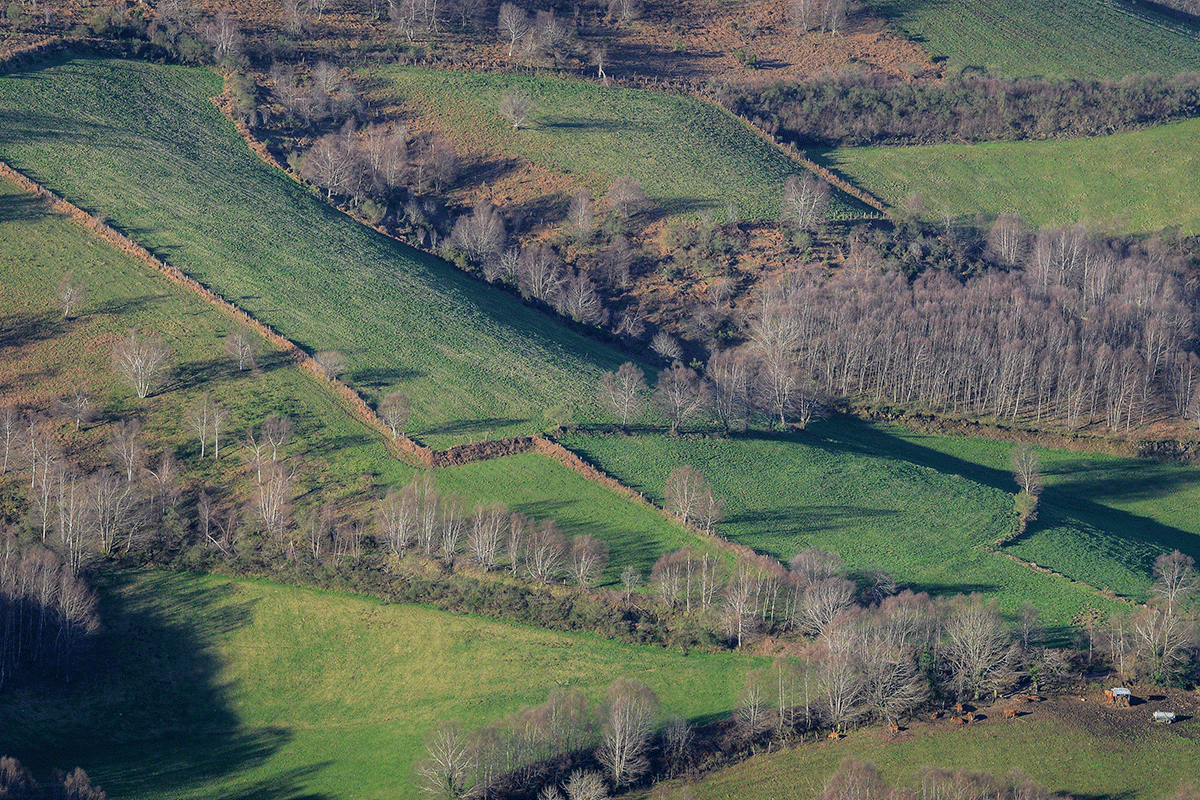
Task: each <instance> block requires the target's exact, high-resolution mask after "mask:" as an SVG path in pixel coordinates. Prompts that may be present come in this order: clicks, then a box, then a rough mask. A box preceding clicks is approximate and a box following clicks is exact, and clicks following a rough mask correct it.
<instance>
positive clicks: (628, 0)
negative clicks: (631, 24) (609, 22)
mask: <svg viewBox="0 0 1200 800" xmlns="http://www.w3.org/2000/svg"><path fill="white" fill-rule="evenodd" d="M641 11H642V9H641V4H640V3H638V1H637V0H608V15H609V16H610V17H612V18H613V19H616V20H620V21H621V22H628V21H629V20H631V19H637V18H638V15H639V14H641Z"/></svg>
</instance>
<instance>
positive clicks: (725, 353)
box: [705, 348, 751, 431]
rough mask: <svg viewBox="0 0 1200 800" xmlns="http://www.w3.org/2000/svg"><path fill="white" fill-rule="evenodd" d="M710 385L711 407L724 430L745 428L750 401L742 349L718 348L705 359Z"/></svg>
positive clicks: (746, 359) (745, 356)
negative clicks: (711, 394) (706, 360)
mask: <svg viewBox="0 0 1200 800" xmlns="http://www.w3.org/2000/svg"><path fill="white" fill-rule="evenodd" d="M705 375H706V376H707V377H708V379H709V382H710V384H711V385H712V393H713V408H714V409H715V410H716V412H717V418H718V419H720V420H721V424H722V425H723V426H724V428H725V430H726V431H729V430H732V429H733V428H734V427H740V428H743V429H744V428H745V427H746V409H747V407H748V406H749V403H750V375H751V365H750V359H749V356H748V354H747V353H746V351H745V350H743V349H740V348H739V349H729V350H719V351H717V352H716V353H713V355H712V356H711V357H710V358H709V359H708V368H707V369H706V370H705Z"/></svg>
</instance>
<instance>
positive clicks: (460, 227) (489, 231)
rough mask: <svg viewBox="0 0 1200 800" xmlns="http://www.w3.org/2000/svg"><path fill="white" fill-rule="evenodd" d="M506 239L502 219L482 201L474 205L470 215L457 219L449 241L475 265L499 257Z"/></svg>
mask: <svg viewBox="0 0 1200 800" xmlns="http://www.w3.org/2000/svg"><path fill="white" fill-rule="evenodd" d="M507 238H508V235H507V233H506V232H505V230H504V218H503V217H501V216H500V212H499V211H497V210H496V207H495V206H493V205H492V204H491V203H489V202H488V201H487V200H483V199H481V200H479V201H478V202H476V203H475V207H474V209H472V211H471V213H470V214H464V215H463V216H461V217H459V218H458V220H457V221H456V222H455V223H454V230H453V231H451V233H450V241H451V242H452V243H453V244H454V245H455V246H456V247H458V248H460V249H461V250H462V251H463V252H464V253H466V254H467V256H468V257H469V258H470V259H471V260H472V261H475V262H477V263H478V262H483V261H486V260H488V259H491V258H496V257H497V256H499V255H500V252H501V251H503V250H504V245H505V242H506V240H507Z"/></svg>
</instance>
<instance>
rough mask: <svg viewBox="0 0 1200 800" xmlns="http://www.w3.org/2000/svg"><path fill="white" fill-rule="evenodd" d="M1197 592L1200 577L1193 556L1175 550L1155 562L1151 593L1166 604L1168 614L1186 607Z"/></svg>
mask: <svg viewBox="0 0 1200 800" xmlns="http://www.w3.org/2000/svg"><path fill="white" fill-rule="evenodd" d="M1197 591H1200V575H1198V574H1197V573H1196V562H1195V560H1194V559H1193V558H1192V557H1191V556H1188V555H1184V554H1183V553H1181V552H1179V551H1178V550H1175V551H1173V552H1171V553H1163V554H1162V555H1160V556H1159V557H1158V558H1156V559H1155V560H1154V583H1153V585H1152V586H1151V587H1150V592H1151V594H1153V595H1156V596H1157V597H1158V598H1160V600H1161V602H1162V603H1164V604H1165V606H1166V611H1167V613H1168V614H1173V613H1175V612H1176V611H1177V610H1178V609H1179V608H1180V607H1186V606H1187V602H1188V600H1189V599H1190V598H1191V597H1192V595H1194V594H1196V592H1197Z"/></svg>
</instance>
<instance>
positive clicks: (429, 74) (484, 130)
mask: <svg viewBox="0 0 1200 800" xmlns="http://www.w3.org/2000/svg"><path fill="white" fill-rule="evenodd" d="M372 76H373V77H378V78H379V79H380V82H381V83H382V84H383V88H380V89H379V90H377V96H378V97H379V98H380V99H381V101H389V100H394V99H399V100H400V102H402V103H403V105H404V106H405V107H407V108H408V109H410V110H412V111H414V112H415V113H419V114H420V115H422V116H424V117H427V118H429V119H430V120H432V121H433V123H434V124H435V125H437V126H438V127H440V128H442V129H444V130H446V131H447V132H448V133H449V135H450V136H451V137H452V138H453V139H454V140H455V141H456V143H457V144H458V145H459V146H461V147H472V148H474V147H483V148H486V149H488V150H491V151H494V152H500V153H512V154H514V155H517V156H520V157H521V158H524V159H527V160H529V161H531V162H533V163H534V164H537V165H538V166H540V167H542V168H544V169H546V170H547V171H549V172H550V173H553V174H555V175H559V176H566V177H567V178H568V179H569V180H570V181H572V182H575V183H576V184H577V185H578V186H580V187H582V188H586V189H588V190H589V191H591V192H592V194H593V196H594V197H597V198H598V197H600V196H602V195H603V193H604V192H605V191H607V189H608V187H609V185H610V184H611V183H612V181H613V179H614V178H616V177H617V176H620V175H628V176H630V177H633V178H636V179H637V180H638V181H639V182H640V183H641V185H642V189H643V190H644V191H645V192H646V194H647V196H649V197H650V198H651V199H652V200H654V201H655V202H656V203H657V205H658V208H659V211H660V212H661V213H662V214H664V215H668V216H670V215H685V216H691V217H695V216H698V215H699V214H701V213H702V212H705V211H712V212H714V213H715V215H716V217H717V218H718V219H724V218H725V210H726V205H727V204H728V203H730V202H732V203H734V204H735V205H736V206H737V207H738V211H739V214H740V215H741V216H742V217H743V218H745V219H775V218H778V216H779V200H780V197H781V196H782V194H783V185H784V184H785V183H786V182H787V179H788V177H790V176H792V175H802V174H805V173H806V171H805V170H804V169H803V168H802V167H800V166H799V165H798V164H796V163H795V162H793V161H791V160H790V159H789V158H787V157H786V156H785V155H783V153H781V152H780V151H779V150H778V149H776V148H775V147H773V146H771V145H770V144H768V143H767V142H765V141H763V140H762V139H761V138H760V137H759V136H757V135H755V134H754V133H753V132H752V131H750V130H749V129H748V128H747V127H746V125H745V124H744V123H742V122H740V121H739V120H737V119H735V118H734V117H733V116H731V115H730V114H729V113H727V112H725V111H723V110H722V109H720V108H718V107H716V106H714V105H712V104H709V103H704V102H701V101H699V100H696V99H695V98H692V97H687V96H683V95H671V94H663V93H659V92H651V91H646V90H639V89H623V88H603V87H601V86H598V85H595V84H590V83H581V82H578V81H566V80H557V79H552V78H537V77H529V76H515V75H486V74H472V73H465V72H444V71H440V70H438V71H431V70H423V69H416V68H411V67H389V68H386V69H383V70H381V71H379V72H378V73H372ZM510 89H518V90H520V91H521V92H523V93H525V94H527V95H528V96H529V97H531V98H533V100H534V102H535V103H536V111H535V112H534V114H533V115H532V120H531V124H529V126H528V128H526V129H523V130H520V131H514V130H513V129H512V126H511V125H509V124H507V123H506V122H505V121H504V120H503V119H502V118H501V116H500V114H499V112H498V109H499V106H500V100H501V98H502V97H503V95H504V93H505V92H507V91H508V90H510ZM865 210H866V209H864V207H862V206H860V205H859V203H858V201H856V200H853V199H851V198H849V197H846V196H844V195H840V194H839V195H837V196H836V200H835V203H834V207H833V208H832V209H831V213H832V215H833V216H835V217H845V216H861V215H862V214H863V213H864V211H865Z"/></svg>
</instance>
